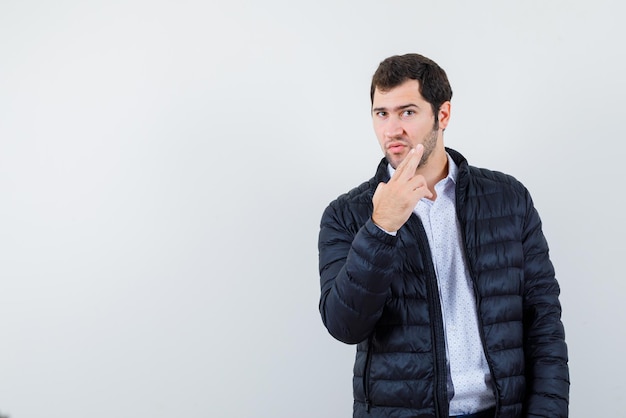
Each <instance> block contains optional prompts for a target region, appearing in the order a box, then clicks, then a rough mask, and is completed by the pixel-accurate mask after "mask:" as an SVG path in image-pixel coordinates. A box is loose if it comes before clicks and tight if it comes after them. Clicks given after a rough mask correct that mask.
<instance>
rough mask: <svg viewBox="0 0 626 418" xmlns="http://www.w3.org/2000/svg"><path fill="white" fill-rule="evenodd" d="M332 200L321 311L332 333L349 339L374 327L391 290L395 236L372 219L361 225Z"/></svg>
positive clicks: (323, 242)
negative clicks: (353, 221) (351, 220)
mask: <svg viewBox="0 0 626 418" xmlns="http://www.w3.org/2000/svg"><path fill="white" fill-rule="evenodd" d="M341 209H342V208H341V206H340V205H338V204H336V202H335V204H331V205H330V206H329V207H328V208H327V209H326V211H325V212H324V215H323V216H322V221H321V227H320V234H319V241H318V249H319V269H320V285H321V296H320V305H319V309H320V313H321V315H322V320H323V322H324V325H325V326H326V328H327V329H328V331H329V333H330V334H331V335H332V336H333V337H335V338H336V339H338V340H339V341H343V342H345V343H347V344H357V343H359V342H361V341H363V340H365V339H366V338H367V337H368V336H369V335H370V334H371V333H372V331H373V330H374V327H375V326H376V323H377V321H378V320H379V318H380V316H381V314H382V312H383V308H384V306H385V302H386V300H387V297H388V295H389V291H390V290H389V288H390V283H391V279H392V277H393V275H394V274H393V271H394V266H396V262H395V259H396V257H397V255H396V251H395V245H396V237H395V236H392V235H390V234H387V233H386V232H384V231H382V230H381V229H380V228H378V227H377V226H376V225H375V224H374V223H373V222H372V220H371V219H370V220H368V221H367V222H366V223H365V224H364V225H363V226H361V227H360V228H357V226H354V224H352V225H351V224H350V222H349V221H346V217H344V216H342V213H341Z"/></svg>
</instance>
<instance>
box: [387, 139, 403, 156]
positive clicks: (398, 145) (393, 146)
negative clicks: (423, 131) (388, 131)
mask: <svg viewBox="0 0 626 418" xmlns="http://www.w3.org/2000/svg"><path fill="white" fill-rule="evenodd" d="M406 148H408V145H407V144H405V143H404V142H398V141H394V142H390V143H389V144H387V152H389V153H390V154H400V153H402V152H404V150H405V149H406Z"/></svg>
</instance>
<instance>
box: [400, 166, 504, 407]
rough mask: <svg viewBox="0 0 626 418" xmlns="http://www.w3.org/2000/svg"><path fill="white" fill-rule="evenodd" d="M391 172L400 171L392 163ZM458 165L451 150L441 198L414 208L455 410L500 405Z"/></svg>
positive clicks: (437, 188)
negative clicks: (464, 231) (434, 289)
mask: <svg viewBox="0 0 626 418" xmlns="http://www.w3.org/2000/svg"><path fill="white" fill-rule="evenodd" d="M388 169H389V173H390V175H393V172H394V171H395V170H394V169H393V168H392V167H391V166H388ZM457 172H458V167H457V166H456V164H455V163H454V161H453V160H452V158H451V157H450V156H449V155H448V176H447V177H446V178H444V179H442V180H441V181H439V182H438V183H437V184H436V185H435V192H436V194H437V198H436V200H434V201H432V200H429V199H427V198H423V199H421V200H420V201H419V202H418V203H417V206H416V207H415V209H414V210H413V212H414V213H415V214H416V215H417V216H419V218H420V219H421V221H422V224H423V225H424V230H425V231H426V235H427V237H428V244H429V246H430V250H431V253H432V257H433V265H434V267H435V273H436V275H437V284H438V286H439V298H440V301H441V311H442V312H441V313H442V316H443V323H444V333H445V337H446V354H447V360H448V395H449V397H450V415H464V414H471V413H474V412H479V411H482V410H485V409H489V408H491V407H492V406H494V405H495V398H494V394H493V390H492V385H491V373H490V372H489V366H488V364H487V360H486V358H485V353H484V350H483V346H482V343H481V339H480V333H479V330H478V327H479V324H478V315H477V311H476V298H475V295H474V289H473V285H472V281H471V278H470V274H469V270H468V268H467V261H466V260H465V253H464V250H463V248H464V247H463V245H464V244H463V242H462V236H461V231H460V225H459V221H458V219H457V217H456V200H455V199H456V193H455V185H456V176H457Z"/></svg>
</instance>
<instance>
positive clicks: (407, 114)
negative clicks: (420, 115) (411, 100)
mask: <svg viewBox="0 0 626 418" xmlns="http://www.w3.org/2000/svg"><path fill="white" fill-rule="evenodd" d="M413 115H415V110H411V109H407V110H405V111H404V112H402V117H403V118H408V117H411V116H413Z"/></svg>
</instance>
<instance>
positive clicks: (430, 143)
mask: <svg viewBox="0 0 626 418" xmlns="http://www.w3.org/2000/svg"><path fill="white" fill-rule="evenodd" d="M438 125H439V124H437V123H436V124H434V125H433V129H432V130H431V131H430V132H429V133H427V134H426V135H424V139H423V140H422V145H423V146H424V154H422V159H421V160H420V163H419V167H424V166H425V165H426V163H427V162H428V159H429V158H430V156H431V155H432V153H433V152H434V151H435V148H436V147H437V137H438V135H439V126H438ZM385 158H386V159H387V162H388V163H389V164H391V166H392V167H393V168H394V170H395V169H396V168H398V165H400V163H401V162H402V161H398V163H397V164H395V163H394V162H393V160H392V156H391V155H390V154H389V153H388V152H386V153H385ZM404 158H406V156H405V157H404ZM403 160H404V159H403Z"/></svg>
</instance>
